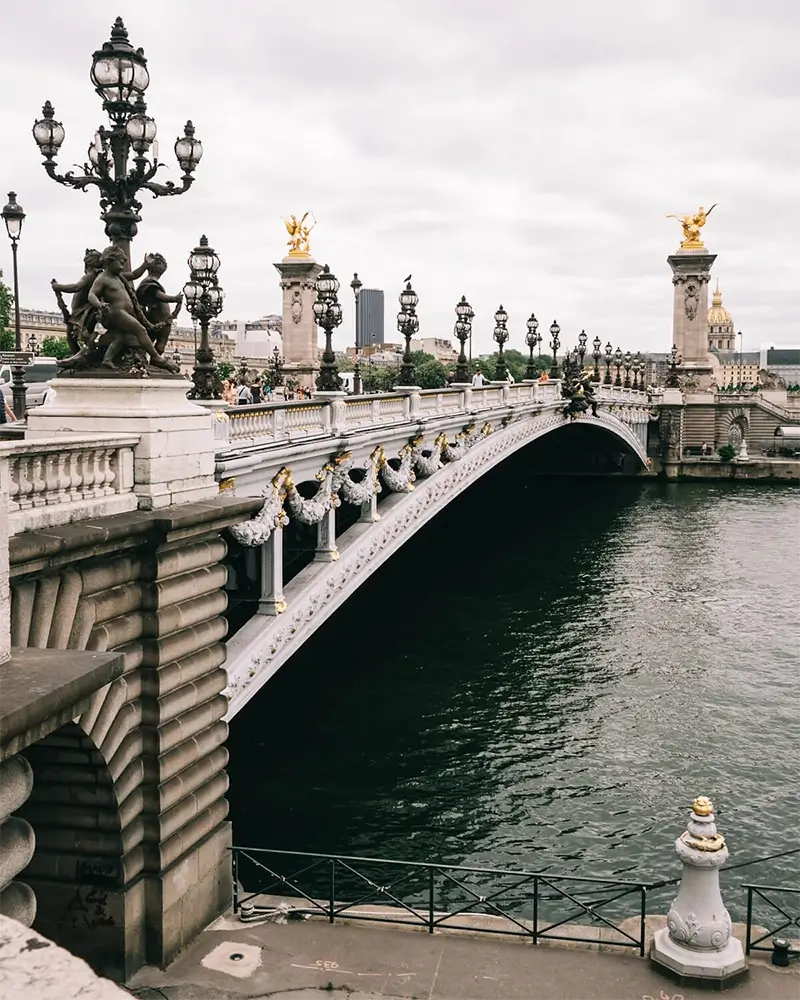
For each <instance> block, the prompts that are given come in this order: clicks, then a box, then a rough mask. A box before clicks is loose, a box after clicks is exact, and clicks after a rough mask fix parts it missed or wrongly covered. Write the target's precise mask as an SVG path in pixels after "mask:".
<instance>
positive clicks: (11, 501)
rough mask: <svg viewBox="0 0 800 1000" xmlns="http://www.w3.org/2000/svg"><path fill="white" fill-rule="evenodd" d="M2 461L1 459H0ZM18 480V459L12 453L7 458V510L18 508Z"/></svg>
mask: <svg viewBox="0 0 800 1000" xmlns="http://www.w3.org/2000/svg"><path fill="white" fill-rule="evenodd" d="M0 461H3V459H0ZM19 497H20V482H19V459H18V458H17V457H16V456H14V455H9V458H8V509H9V512H11V511H14V510H19Z"/></svg>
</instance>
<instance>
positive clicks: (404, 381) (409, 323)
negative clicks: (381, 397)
mask: <svg viewBox="0 0 800 1000" xmlns="http://www.w3.org/2000/svg"><path fill="white" fill-rule="evenodd" d="M418 302H419V296H418V295H417V293H416V292H415V291H414V289H413V288H412V287H411V282H410V281H407V282H406V287H405V288H404V289H403V291H402V292H400V312H399V313H398V314H397V329H398V330H399V332H400V333H401V334H402V336H403V337H404V338H405V342H406V344H405V350H404V351H403V364H402V365H401V367H400V374H399V375H398V376H397V382H396V383H395V388H398V387H399V388H404V387H406V386H413V385H414V367H413V365H412V363H411V338H412V337H413V336H414V334H415V333H417V332H418V331H419V316H417V312H416V310H417V304H418Z"/></svg>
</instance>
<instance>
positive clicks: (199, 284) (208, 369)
mask: <svg viewBox="0 0 800 1000" xmlns="http://www.w3.org/2000/svg"><path fill="white" fill-rule="evenodd" d="M188 263H189V281H188V282H187V283H186V284H185V285H184V286H183V297H184V300H185V302H186V308H187V310H188V311H189V315H190V316H191V317H192V319H193V321H194V323H195V324H197V323H198V322H199V323H200V346H199V347H198V348H196V350H195V352H194V370H193V372H192V382H193V383H194V388H193V389H191V390H190V391H189V393H188V396H189V398H190V399H220V397H221V396H222V383H221V382H220V379H219V375H217V366H216V364H215V363H214V352H213V351H212V350H211V344H210V342H209V339H208V325H209V323H210V322H211V320H212V319H214V317H215V316H219V314H220V313H221V312H222V302H223V300H224V298H225V293H224V292H223V290H222V288H221V287H220V284H219V281H218V280H217V271H218V270H219V265H220V259H219V256H218V255H217V253H216V252H215V251H214V249H213V247H210V246H209V245H208V239H207V238H206V237H205V236H201V237H200V242H199V243H198V245H197V246H196V247H195V248H194V250H192V252H191V253H190V254H189V261H188Z"/></svg>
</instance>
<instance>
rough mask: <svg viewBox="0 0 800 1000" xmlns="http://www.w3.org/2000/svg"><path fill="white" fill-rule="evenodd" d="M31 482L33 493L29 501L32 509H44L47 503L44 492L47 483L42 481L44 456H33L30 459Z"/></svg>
mask: <svg viewBox="0 0 800 1000" xmlns="http://www.w3.org/2000/svg"><path fill="white" fill-rule="evenodd" d="M31 481H32V482H33V493H32V494H31V500H32V502H33V506H34V507H44V506H45V504H46V503H47V496H46V495H45V490H46V488H47V483H46V482H45V479H44V456H43V455H33V456H32V458H31Z"/></svg>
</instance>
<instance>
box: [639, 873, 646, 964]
mask: <svg viewBox="0 0 800 1000" xmlns="http://www.w3.org/2000/svg"><path fill="white" fill-rule="evenodd" d="M639 891H640V892H641V894H642V895H641V909H640V911H639V954H640V955H641V956H642V958H644V938H645V933H646V930H647V924H646V918H647V888H646V886H640V887H639Z"/></svg>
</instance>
